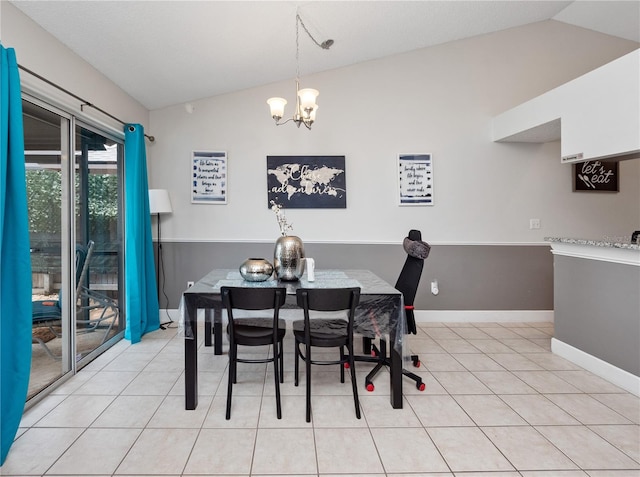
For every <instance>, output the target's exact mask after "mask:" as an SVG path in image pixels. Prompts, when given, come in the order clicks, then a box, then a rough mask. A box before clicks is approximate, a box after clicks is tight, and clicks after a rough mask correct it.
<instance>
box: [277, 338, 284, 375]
mask: <svg viewBox="0 0 640 477" xmlns="http://www.w3.org/2000/svg"><path fill="white" fill-rule="evenodd" d="M278 348H279V349H280V383H284V350H283V347H282V341H281V342H280V343H279V346H278Z"/></svg>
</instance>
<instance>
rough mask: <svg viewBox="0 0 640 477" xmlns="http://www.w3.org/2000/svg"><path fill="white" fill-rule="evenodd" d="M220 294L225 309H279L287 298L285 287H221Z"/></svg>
mask: <svg viewBox="0 0 640 477" xmlns="http://www.w3.org/2000/svg"><path fill="white" fill-rule="evenodd" d="M220 294H221V295H222V304H223V306H224V307H225V308H227V310H229V309H233V308H235V309H239V310H272V309H273V310H279V309H280V308H281V307H282V305H284V302H285V300H286V298H287V289H286V288H284V287H274V288H244V287H222V288H221V289H220Z"/></svg>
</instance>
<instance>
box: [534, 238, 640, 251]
mask: <svg viewBox="0 0 640 477" xmlns="http://www.w3.org/2000/svg"><path fill="white" fill-rule="evenodd" d="M544 239H545V240H546V241H547V242H551V243H554V242H555V243H557V242H560V243H567V244H574V245H592V246H594V247H603V248H621V249H627V250H640V245H639V244H635V243H631V242H630V241H629V239H627V242H623V241H622V240H623V238H622V237H605V238H604V239H602V240H587V239H576V238H565V237H545V238H544Z"/></svg>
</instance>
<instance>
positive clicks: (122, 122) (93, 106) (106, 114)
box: [18, 65, 156, 142]
mask: <svg viewBox="0 0 640 477" xmlns="http://www.w3.org/2000/svg"><path fill="white" fill-rule="evenodd" d="M18 68H20V69H21V70H23V71H26V72H27V73H29V74H30V75H32V76H35V77H36V78H38V79H39V80H42V81H44V82H45V83H47V84H49V85H51V86H53V87H54V88H57V89H59V90H60V91H62V92H63V93H66V94H68V95H69V96H71V97H73V98H75V99H77V100H78V101H80V102H81V103H82V104H81V105H80V111H84V109H83V108H84V107H85V106H88V107H90V108H93V109H95V110H96V111H100V112H101V113H102V114H104V115H105V116H109V117H110V118H111V119H113V120H114V121H118V122H119V123H120V124H122V125H123V126H125V125H126V124H128V123H125V122H124V121H123V120H122V119H118V118H116V117H115V116H113V115H112V114H110V113H108V112H106V111H105V110H104V109H102V108H99V107H98V106H96V105H95V104H92V103H90V102H89V101H87V100H86V99H83V98H81V97H80V96H78V95H76V94H74V93H72V92H71V91H69V90H67V89H64V88H63V87H62V86H59V85H57V84H56V83H54V82H53V81H51V80H48V79H47V78H45V77H44V76H41V75H39V74H38V73H36V72H34V71H31V70H30V69H28V68H25V67H24V66H22V65H18ZM145 136H146V137H147V138H148V139H149V141H151V142H154V141H155V140H156V138H155V137H154V136H150V135H148V134H145Z"/></svg>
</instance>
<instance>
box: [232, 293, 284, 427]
mask: <svg viewBox="0 0 640 477" xmlns="http://www.w3.org/2000/svg"><path fill="white" fill-rule="evenodd" d="M220 294H221V295H222V306H223V307H224V308H225V309H226V310H227V316H228V318H229V326H228V328H227V331H228V334H229V382H228V387H227V414H226V418H227V419H231V395H232V393H233V385H234V384H235V383H236V382H237V370H238V366H237V364H238V363H271V362H272V363H273V375H274V382H275V387H276V412H277V415H278V419H281V418H282V406H281V403H280V383H282V382H283V370H284V359H283V352H282V341H283V339H284V336H285V334H286V331H287V327H286V322H285V320H283V319H282V318H280V308H281V307H282V305H284V302H285V299H286V297H287V290H286V288H283V287H278V288H242V287H222V288H221V289H220ZM235 310H273V315H272V316H270V317H255V318H237V317H236V316H235V315H234V311H235ZM238 345H240V346H265V345H271V349H272V354H271V356H267V357H266V358H252V359H249V358H239V357H238Z"/></svg>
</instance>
